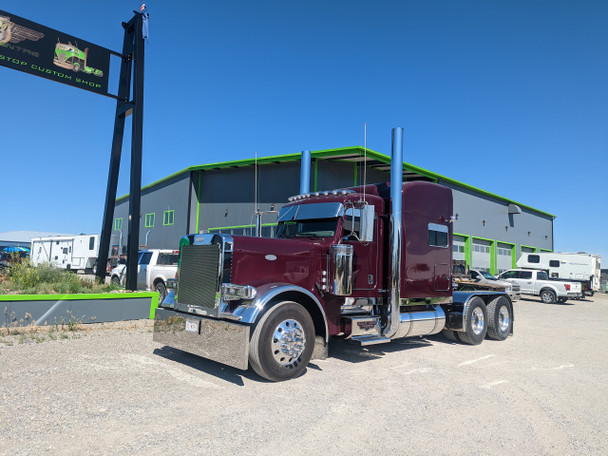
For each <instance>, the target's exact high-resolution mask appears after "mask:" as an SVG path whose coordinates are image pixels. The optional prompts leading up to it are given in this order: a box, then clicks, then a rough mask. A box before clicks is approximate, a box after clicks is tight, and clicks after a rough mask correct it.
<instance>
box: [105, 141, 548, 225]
mask: <svg viewBox="0 0 608 456" xmlns="http://www.w3.org/2000/svg"><path fill="white" fill-rule="evenodd" d="M353 151H356V152H357V153H359V154H360V155H363V154H364V153H366V155H367V156H368V157H371V158H373V159H375V160H378V161H381V162H384V163H386V164H388V165H390V163H391V159H390V157H389V156H388V155H385V154H382V153H380V152H376V151H375V150H371V149H365V148H363V147H362V146H353V147H341V148H337V149H323V150H315V151H311V153H310V155H311V157H312V158H324V157H327V156H333V155H336V154H345V153H346V152H353ZM300 157H301V154H300V153H299V152H298V153H294V154H284V155H273V156H270V157H258V158H257V164H258V165H265V164H270V163H285V162H290V161H298V160H300ZM336 160H338V161H340V158H336ZM255 161H256V159H255V158H246V159H243V160H234V161H227V162H217V163H209V164H206V165H194V166H189V167H188V168H184V169H182V170H181V171H178V172H176V173H173V174H171V175H169V176H167V177H164V178H162V179H160V180H157V181H155V182H152V183H151V184H148V185H146V186H144V187H142V191H143V190H147V189H149V188H152V187H155V186H157V185H159V184H162V183H163V182H166V181H168V180H170V179H173V178H175V177H178V176H180V175H182V174H187V173H189V172H193V171H206V170H211V169H226V168H235V167H237V168H238V167H245V166H252V165H253V164H254V163H255ZM403 168H404V170H409V171H413V172H415V173H416V174H419V175H421V176H424V177H427V178H429V179H433V180H434V181H436V182H439V181H444V182H447V183H450V184H453V185H457V186H459V187H462V188H464V189H467V190H472V191H474V192H476V193H480V194H482V195H485V196H489V197H491V198H495V199H498V200H500V201H505V202H508V203H513V204H517V205H518V206H520V207H522V208H526V209H528V210H532V211H534V212H538V213H539V214H543V215H546V216H549V217H552V218H557V216H555V215H553V214H551V213H549V212H545V211H541V210H540V209H536V208H535V207H532V206H529V205H527V204H522V203H519V202H517V201H514V200H512V199H509V198H506V197H504V196H500V195H497V194H495V193H492V192H488V191H486V190H482V189H480V188H477V187H474V186H472V185H469V184H465V183H464V182H460V181H457V180H455V179H452V178H449V177H446V176H443V175H441V174H437V173H434V172H432V171H429V170H427V169H424V168H421V167H419V166H416V165H412V164H411V163H406V162H403ZM128 196H129V194H126V195H123V196H120V197H118V198H116V202H119V201H122V200H124V199H126V198H127V197H128Z"/></svg>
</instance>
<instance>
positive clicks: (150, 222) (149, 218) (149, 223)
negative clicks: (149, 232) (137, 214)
mask: <svg viewBox="0 0 608 456" xmlns="http://www.w3.org/2000/svg"><path fill="white" fill-rule="evenodd" d="M155 218H156V214H154V213H152V214H146V228H154V219H155Z"/></svg>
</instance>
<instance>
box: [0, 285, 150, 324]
mask: <svg viewBox="0 0 608 456" xmlns="http://www.w3.org/2000/svg"><path fill="white" fill-rule="evenodd" d="M158 297H159V295H158V293H157V292H154V291H152V292H142V293H105V294H102V293H83V294H65V295H60V294H56V295H44V294H40V295H31V294H30V295H26V294H14V295H0V302H11V301H13V302H18V301H83V300H99V299H137V298H150V319H154V315H155V313H156V309H157V308H158Z"/></svg>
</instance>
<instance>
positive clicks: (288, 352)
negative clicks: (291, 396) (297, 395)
mask: <svg viewBox="0 0 608 456" xmlns="http://www.w3.org/2000/svg"><path fill="white" fill-rule="evenodd" d="M314 343H315V330H314V324H313V321H312V318H311V317H310V314H309V313H308V312H307V311H306V309H304V307H302V306H301V305H300V304H298V303H295V302H292V301H284V302H281V303H279V304H277V305H276V306H274V307H271V308H270V309H269V310H268V312H266V313H265V314H264V315H263V316H262V318H260V321H259V322H258V323H257V324H256V326H255V329H254V330H253V334H252V336H251V340H250V341H249V363H250V364H251V367H252V368H253V370H254V371H255V372H256V373H257V374H258V375H260V376H261V377H264V378H266V379H268V380H271V381H274V382H280V381H283V380H289V379H292V378H295V377H297V376H298V375H300V374H301V373H302V372H303V371H304V369H306V366H307V365H308V362H309V361H310V358H311V356H312V351H313V348H314Z"/></svg>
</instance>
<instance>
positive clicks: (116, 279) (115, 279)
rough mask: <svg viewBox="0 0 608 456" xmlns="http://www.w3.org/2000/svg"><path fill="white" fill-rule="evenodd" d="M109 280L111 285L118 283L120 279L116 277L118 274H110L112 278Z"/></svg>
mask: <svg viewBox="0 0 608 456" xmlns="http://www.w3.org/2000/svg"><path fill="white" fill-rule="evenodd" d="M110 281H111V282H112V285H118V286H119V285H120V279H119V278H118V276H112V279H110Z"/></svg>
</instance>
